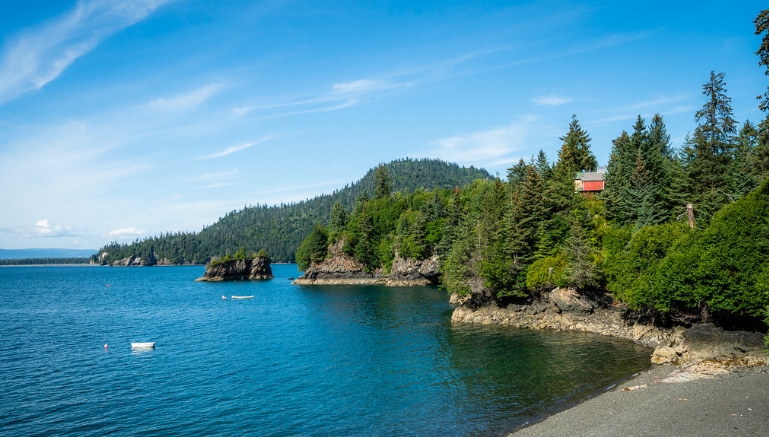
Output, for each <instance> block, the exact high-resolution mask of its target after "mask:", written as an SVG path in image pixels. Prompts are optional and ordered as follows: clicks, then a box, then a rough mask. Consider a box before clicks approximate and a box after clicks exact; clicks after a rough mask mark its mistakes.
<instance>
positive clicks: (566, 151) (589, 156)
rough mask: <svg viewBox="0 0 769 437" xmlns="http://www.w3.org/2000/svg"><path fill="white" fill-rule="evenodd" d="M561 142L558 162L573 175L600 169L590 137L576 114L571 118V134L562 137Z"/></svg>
mask: <svg viewBox="0 0 769 437" xmlns="http://www.w3.org/2000/svg"><path fill="white" fill-rule="evenodd" d="M561 141H563V146H562V147H561V151H560V152H558V162H559V164H561V165H565V166H566V168H568V169H569V170H571V173H574V172H578V171H595V170H596V168H598V161H597V160H596V159H595V156H594V155H593V152H591V151H590V136H589V135H588V134H587V132H586V131H585V130H584V129H582V127H581V126H580V125H579V120H577V115H576V114H575V115H572V116H571V123H569V132H568V133H567V134H566V135H565V136H563V137H561ZM557 165H558V164H556V166H557ZM572 177H573V175H572Z"/></svg>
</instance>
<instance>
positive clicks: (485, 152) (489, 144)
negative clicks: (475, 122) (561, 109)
mask: <svg viewBox="0 0 769 437" xmlns="http://www.w3.org/2000/svg"><path fill="white" fill-rule="evenodd" d="M533 120H534V119H533V118H532V117H527V118H525V119H524V120H523V121H520V122H514V123H511V124H510V125H508V126H503V127H498V128H493V129H489V130H485V131H478V132H473V133H470V134H461V135H455V136H452V137H448V138H442V139H438V140H435V142H434V143H435V144H437V145H438V146H439V147H438V148H435V149H432V150H430V151H429V152H428V155H429V156H434V157H436V158H440V159H443V160H446V161H451V162H458V163H461V164H470V165H478V164H480V163H489V162H490V163H494V162H508V161H510V160H511V159H512V157H510V156H508V155H510V154H513V153H516V152H520V151H521V150H522V145H523V140H524V138H525V137H526V135H527V133H528V124H529V123H530V122H531V121H533Z"/></svg>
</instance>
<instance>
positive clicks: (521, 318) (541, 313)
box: [450, 288, 769, 365]
mask: <svg viewBox="0 0 769 437" xmlns="http://www.w3.org/2000/svg"><path fill="white" fill-rule="evenodd" d="M450 302H451V303H453V304H456V305H458V306H457V308H456V309H454V313H453V314H452V316H451V321H452V322H455V323H477V324H484V325H509V326H515V327H519V328H532V329H555V330H559V331H583V332H592V333H595V334H602V335H611V336H614V337H619V338H625V339H629V340H633V341H635V342H636V343H639V344H642V345H645V346H649V347H653V348H655V350H654V354H653V355H652V362H654V363H657V364H663V363H671V364H677V365H687V364H692V363H697V362H701V361H706V360H711V361H712V360H716V361H721V362H727V363H732V364H747V365H768V364H769V356H767V355H766V354H765V353H764V345H763V340H762V339H763V334H760V333H756V332H742V331H724V330H722V329H721V328H718V327H715V326H713V325H711V324H700V325H694V326H692V327H691V329H686V328H685V327H683V326H676V327H670V328H666V327H660V326H655V325H654V324H652V323H645V322H639V321H637V320H634V319H633V318H629V317H627V316H628V314H629V313H630V312H629V311H628V309H627V308H626V307H624V306H622V305H616V304H613V303H612V302H611V300H605V299H601V298H595V297H594V298H592V299H591V298H589V297H587V296H583V295H581V294H579V293H577V292H576V291H575V290H574V289H570V288H556V289H554V290H552V291H550V292H549V293H543V294H542V295H540V297H539V298H537V299H533V300H531V301H530V302H528V303H527V304H523V305H521V304H508V305H506V306H504V307H502V306H500V305H499V303H498V302H497V301H495V300H494V299H488V298H484V297H482V296H481V295H470V296H459V295H456V294H454V295H452V296H451V298H450Z"/></svg>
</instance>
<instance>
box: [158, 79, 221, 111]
mask: <svg viewBox="0 0 769 437" xmlns="http://www.w3.org/2000/svg"><path fill="white" fill-rule="evenodd" d="M222 86H224V84H222V83H211V84H207V85H203V86H201V87H198V88H196V89H194V90H192V91H190V92H187V93H183V94H179V95H176V96H174V97H170V98H166V99H164V98H158V99H155V100H153V101H151V102H150V103H148V104H147V107H148V108H150V109H155V110H160V111H185V110H189V109H195V108H197V107H198V106H200V105H201V104H202V103H203V102H205V101H206V100H208V99H209V98H211V96H213V95H214V94H216V92H217V91H219V90H220V89H221V88H222Z"/></svg>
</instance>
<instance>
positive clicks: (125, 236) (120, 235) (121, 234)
mask: <svg viewBox="0 0 769 437" xmlns="http://www.w3.org/2000/svg"><path fill="white" fill-rule="evenodd" d="M146 234H147V231H144V230H141V229H137V228H135V227H130V228H121V229H114V230H112V231H109V234H107V236H108V237H110V238H116V239H118V240H133V239H134V238H139V237H141V236H143V235H146Z"/></svg>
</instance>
